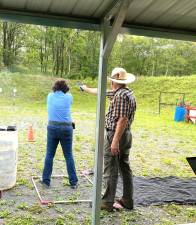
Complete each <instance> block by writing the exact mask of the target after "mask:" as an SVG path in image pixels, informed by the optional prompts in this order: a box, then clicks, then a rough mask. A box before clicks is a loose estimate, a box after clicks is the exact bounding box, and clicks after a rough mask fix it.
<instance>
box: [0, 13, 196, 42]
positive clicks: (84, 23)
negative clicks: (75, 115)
mask: <svg viewBox="0 0 196 225" xmlns="http://www.w3.org/2000/svg"><path fill="white" fill-rule="evenodd" d="M108 13H109V11H108ZM0 19H2V20H6V21H12V22H18V23H26V24H36V25H43V26H55V27H66V28H75V29H84V30H97V31H100V30H101V22H100V20H99V19H92V18H91V19H88V18H86V19H84V18H75V17H65V16H56V15H52V14H41V13H33V12H31V13H30V12H23V11H14V10H6V9H0ZM110 28H111V26H110ZM120 32H121V33H129V34H133V35H140V36H148V37H158V38H168V39H178V40H185V41H196V30H195V31H194V30H193V31H191V30H190V31H188V30H185V29H183V30H180V29H173V28H171V27H170V28H160V27H156V26H147V25H145V24H125V23H124V24H123V25H122V28H121V31H120Z"/></svg>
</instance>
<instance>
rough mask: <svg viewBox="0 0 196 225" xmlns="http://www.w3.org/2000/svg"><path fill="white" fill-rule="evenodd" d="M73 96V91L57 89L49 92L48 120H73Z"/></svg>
mask: <svg viewBox="0 0 196 225" xmlns="http://www.w3.org/2000/svg"><path fill="white" fill-rule="evenodd" d="M72 102H73V96H72V95H71V93H68V92H67V93H66V94H65V93H63V92H62V91H55V92H51V93H49V94H48V97H47V109H48V120H49V121H58V122H72V118H71V105H72Z"/></svg>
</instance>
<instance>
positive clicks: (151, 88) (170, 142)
mask: <svg viewBox="0 0 196 225" xmlns="http://www.w3.org/2000/svg"><path fill="white" fill-rule="evenodd" d="M53 81H54V78H52V77H46V76H40V75H36V76H33V75H26V76H25V75H21V74H17V73H15V74H6V73H1V74H0V84H1V85H0V87H2V88H3V93H1V94H0V106H1V110H0V118H1V124H5V125H11V124H16V125H17V126H18V128H19V132H18V135H19V149H18V175H17V185H16V186H15V187H14V188H13V189H11V190H10V192H11V193H12V195H11V196H14V198H13V197H10V196H9V194H8V198H3V199H2V200H0V223H1V220H3V222H4V223H5V224H6V225H7V224H8V225H9V224H10V225H13V224H17V225H20V224H21V225H25V224H28V225H31V224H33V225H34V224H66V225H67V224H72V225H73V224H83V225H88V224H91V208H89V207H88V205H85V204H84V205H60V206H55V205H50V206H48V207H45V206H41V205H39V204H38V199H37V196H36V194H35V191H34V188H33V186H32V183H31V176H32V175H40V174H41V172H42V168H43V162H44V155H45V149H46V125H47V113H46V105H45V102H46V96H47V94H48V92H49V91H50V90H51V85H52V83H53ZM84 82H85V83H86V84H88V85H89V86H94V87H95V86H97V81H96V80H95V81H94V80H91V79H88V80H85V81H84ZM75 83H76V81H69V84H70V87H71V92H72V94H73V96H74V104H73V109H72V111H73V119H74V121H75V122H76V130H75V131H74V147H73V149H74V156H75V161H76V167H77V170H83V169H91V168H93V165H94V150H95V129H96V125H95V121H96V113H95V112H96V96H91V95H88V94H86V93H83V92H81V91H79V90H78V88H77V87H76V85H75ZM195 86H196V76H190V77H175V78H174V77H140V78H138V80H137V82H135V83H134V84H133V85H131V88H133V90H134V93H135V96H136V98H137V103H138V104H137V113H136V117H135V120H134V123H133V126H132V132H133V147H132V151H131V167H132V170H133V173H134V175H136V176H148V177H154V176H159V177H160V176H162V177H164V176H170V175H172V176H178V177H192V176H194V174H193V172H192V170H191V168H190V167H189V165H188V163H187V162H186V159H185V158H186V157H187V156H194V155H195V146H196V137H195V133H196V125H194V124H188V123H185V122H174V120H173V117H174V111H175V107H167V108H164V109H162V111H161V114H160V115H158V114H157V112H158V95H159V91H165V90H167V91H175V92H186V98H187V101H189V102H192V104H195V105H196V90H195ZM13 87H16V88H17V90H18V92H17V98H16V101H15V105H13V98H12V96H11V92H12V88H13ZM177 97H178V96H166V98H165V100H166V101H171V102H172V103H173V102H174V103H175V102H176V98H177ZM29 124H33V128H34V132H35V140H36V142H35V143H29V142H27V131H28V126H29ZM59 150H60V147H59V148H58V151H57V154H56V157H55V162H54V170H55V172H58V173H65V166H64V159H63V154H62V152H61V151H59ZM61 186H62V188H63V189H66V188H68V186H67V182H66V181H62V183H61ZM57 189H58V187H57V188H56V189H55V190H56V193H54V195H55V196H54V197H55V198H59V199H65V198H66V196H61V195H59V192H58V190H57ZM8 193H9V192H8ZM42 194H44V193H42ZM80 194H82V191H80V192H76V193H74V194H73V195H71V196H70V199H73V200H75V199H76V198H78V196H79V195H80ZM195 221H196V207H195V206H180V205H176V204H168V205H165V206H159V207H158V206H149V207H139V208H136V209H135V210H134V211H132V212H128V211H123V212H119V213H114V214H109V213H103V212H102V213H101V224H112V223H114V222H115V224H119V225H127V224H133V225H136V224H138V225H141V224H148V225H151V224H152V225H154V224H156V225H163V224H165V225H171V224H180V223H185V222H186V223H188V222H195Z"/></svg>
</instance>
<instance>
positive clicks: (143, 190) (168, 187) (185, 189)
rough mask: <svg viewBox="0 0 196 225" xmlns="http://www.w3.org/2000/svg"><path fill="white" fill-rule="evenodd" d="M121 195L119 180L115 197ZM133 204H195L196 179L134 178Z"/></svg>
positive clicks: (120, 181)
mask: <svg viewBox="0 0 196 225" xmlns="http://www.w3.org/2000/svg"><path fill="white" fill-rule="evenodd" d="M121 195H122V180H121V179H119V183H118V189H117V197H121ZM134 202H135V205H136V206H139V205H143V206H145V205H151V204H154V205H161V204H166V203H172V202H173V203H178V204H196V178H186V179H181V178H178V177H173V176H170V177H163V178H160V177H155V178H145V177H134Z"/></svg>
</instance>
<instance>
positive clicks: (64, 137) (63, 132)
mask: <svg viewBox="0 0 196 225" xmlns="http://www.w3.org/2000/svg"><path fill="white" fill-rule="evenodd" d="M72 137H73V128H72V126H48V127H47V152H46V157H45V163H44V170H43V175H42V180H43V182H44V183H45V184H47V185H50V179H51V174H52V167H53V159H54V156H55V153H56V149H57V146H58V144H59V142H60V144H61V147H62V150H63V155H64V157H65V161H66V166H67V172H68V176H69V183H70V185H76V184H77V182H78V178H77V175H76V169H75V163H74V159H73V154H72Z"/></svg>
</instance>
